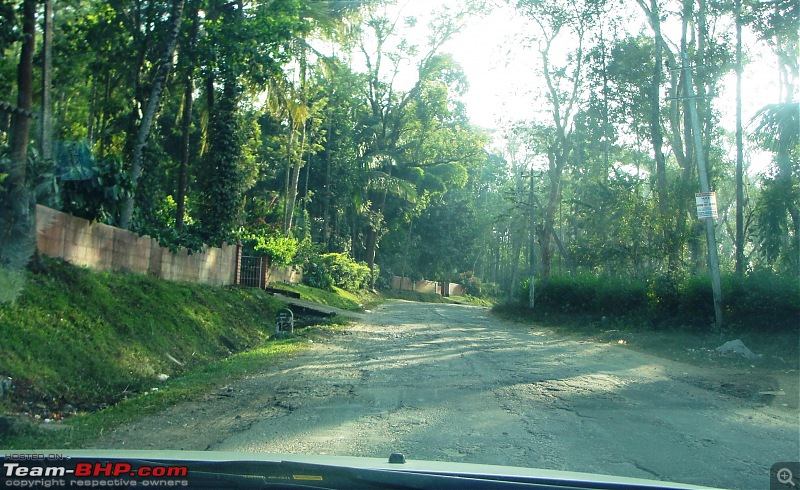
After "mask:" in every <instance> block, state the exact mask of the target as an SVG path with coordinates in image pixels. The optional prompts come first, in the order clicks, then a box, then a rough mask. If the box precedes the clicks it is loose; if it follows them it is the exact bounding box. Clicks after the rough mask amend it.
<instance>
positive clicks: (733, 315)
mask: <svg viewBox="0 0 800 490" xmlns="http://www.w3.org/2000/svg"><path fill="white" fill-rule="evenodd" d="M709 282H710V279H709V278H708V277H702V276H692V277H688V278H687V279H686V280H684V281H681V282H677V281H667V280H665V279H656V280H653V281H650V282H647V281H631V280H625V279H620V278H613V277H598V276H595V275H584V276H574V277H561V276H559V277H552V278H551V279H550V280H549V281H548V282H544V281H542V282H541V283H540V282H539V281H537V282H536V284H535V288H534V291H535V293H536V294H535V301H534V306H535V307H534V310H533V311H531V310H530V309H529V308H528V294H529V289H528V288H529V281H527V280H526V281H524V282H523V284H522V286H521V287H520V291H519V294H518V295H517V296H516V298H515V301H512V302H508V303H504V304H498V305H496V306H495V307H494V309H493V311H494V312H495V313H496V314H498V315H500V316H503V317H505V318H509V319H512V320H515V321H519V322H522V323H524V324H529V325H532V324H536V325H544V326H547V327H549V328H552V329H554V330H556V331H558V332H560V333H564V334H575V335H581V336H585V337H591V338H593V339H596V340H599V341H603V342H616V343H619V344H621V345H625V346H627V347H631V348H634V349H640V350H644V351H647V352H651V353H654V354H657V355H661V356H664V357H668V358H672V359H676V360H684V361H689V362H698V363H702V364H708V363H709V362H717V361H718V362H723V363H727V364H731V365H736V364H737V363H738V364H741V365H750V364H753V363H755V364H758V365H760V366H762V367H773V368H776V369H798V368H800V366H798V364H799V363H800V344H798V339H799V338H800V302H798V298H800V279H798V278H797V277H787V276H776V275H774V274H766V273H765V274H750V275H748V276H744V277H737V276H735V275H728V276H724V277H723V286H724V289H725V291H727V292H728V296H726V298H725V299H726V301H725V302H724V313H725V324H724V325H723V326H721V327H720V326H718V325H716V323H715V316H714V309H713V306H712V297H711V291H710V287H709V285H708V284H709ZM737 338H738V339H741V340H742V341H743V342H744V343H745V345H746V346H748V347H749V348H750V349H751V350H752V351H753V352H754V353H755V354H756V355H759V356H760V357H759V358H758V359H757V360H753V359H745V358H742V357H738V356H733V357H730V358H728V359H727V360H721V359H720V358H719V357H718V356H714V355H713V351H714V349H715V348H716V347H718V346H720V345H721V344H723V343H725V342H727V341H730V340H733V339H737Z"/></svg>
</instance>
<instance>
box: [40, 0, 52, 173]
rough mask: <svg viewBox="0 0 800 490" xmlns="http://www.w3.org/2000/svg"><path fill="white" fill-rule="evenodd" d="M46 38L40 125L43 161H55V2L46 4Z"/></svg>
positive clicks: (49, 1) (43, 42) (43, 43)
mask: <svg viewBox="0 0 800 490" xmlns="http://www.w3.org/2000/svg"><path fill="white" fill-rule="evenodd" d="M43 23H44V29H43V33H44V38H43V40H42V121H41V124H40V129H41V141H39V146H40V149H41V155H42V159H43V160H45V161H51V160H52V159H53V98H52V92H53V91H52V87H53V82H52V79H53V77H52V73H53V70H52V66H53V0H45V2H44V19H43Z"/></svg>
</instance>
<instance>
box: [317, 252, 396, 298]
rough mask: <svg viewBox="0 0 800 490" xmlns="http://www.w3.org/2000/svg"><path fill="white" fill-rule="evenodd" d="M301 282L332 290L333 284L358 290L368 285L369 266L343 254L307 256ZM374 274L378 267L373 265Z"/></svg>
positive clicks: (377, 272) (349, 289)
mask: <svg viewBox="0 0 800 490" xmlns="http://www.w3.org/2000/svg"><path fill="white" fill-rule="evenodd" d="M303 269H304V272H303V282H304V283H305V284H306V285H308V286H311V287H315V288H319V289H327V290H332V289H333V286H336V287H340V288H342V289H346V290H347V291H358V290H359V289H365V288H367V287H369V277H370V276H369V267H367V264H365V263H364V262H356V261H355V260H353V259H351V258H350V257H348V256H347V255H345V254H341V253H329V254H323V255H319V256H312V257H309V258H307V260H306V261H305V262H304V263H303ZM375 274H380V269H379V268H378V266H377V265H376V266H375Z"/></svg>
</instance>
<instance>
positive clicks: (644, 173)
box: [0, 0, 800, 297]
mask: <svg viewBox="0 0 800 490" xmlns="http://www.w3.org/2000/svg"><path fill="white" fill-rule="evenodd" d="M799 5H800V4H798V2H797V1H796V0H772V1H766V2H765V1H756V0H725V1H720V2H708V1H706V0H635V1H634V0H626V1H624V2H611V1H606V0H555V1H533V0H520V1H518V2H508V3H504V2H499V1H498V2H491V1H468V2H455V1H452V2H444V3H443V4H442V7H441V8H440V9H439V10H438V11H437V12H436V13H435V14H434V15H432V16H431V17H430V18H429V19H426V20H425V23H426V24H427V23H429V25H428V26H427V28H426V32H427V35H426V36H424V37H420V38H419V39H418V40H415V39H413V38H410V37H405V36H404V32H405V31H404V29H405V28H406V27H409V26H415V25H416V23H417V22H418V19H416V18H414V17H409V16H408V15H406V14H398V13H397V10H396V9H392V8H391V5H389V4H387V3H386V2H381V1H368V0H364V1H333V0H331V1H326V0H256V1H248V0H102V1H100V0H1V1H0V102H1V103H2V105H0V192H2V196H1V197H0V199H2V203H0V206H1V207H0V265H2V266H4V267H5V268H7V269H15V268H20V267H22V266H24V263H25V262H26V261H27V260H28V258H29V257H30V252H31V250H30V246H29V245H30V241H31V240H32V232H31V216H32V214H31V204H32V203H34V202H40V203H44V204H47V205H49V206H52V207H55V208H58V209H61V210H64V211H66V212H69V213H72V214H74V215H77V216H81V217H85V218H88V219H91V220H95V221H99V222H103V223H108V224H112V225H115V226H119V227H122V228H126V229H131V230H135V231H137V232H139V233H141V234H147V235H150V236H153V237H156V238H157V239H158V240H159V241H161V242H162V244H165V245H168V246H170V247H173V248H178V247H188V248H189V249H191V250H193V251H198V252H199V251H200V250H202V247H203V245H204V244H206V245H218V244H220V243H222V242H224V241H227V242H234V241H236V240H241V241H242V243H243V244H244V245H245V247H246V248H247V250H248V253H259V254H261V253H263V254H268V255H269V256H270V257H272V259H273V261H275V262H276V263H283V264H289V263H298V264H302V265H304V266H305V268H306V269H307V270H308V271H309V274H308V277H309V278H310V279H309V280H310V281H312V282H313V281H315V280H316V281H322V282H324V280H322V279H320V276H319V275H318V274H314V273H313V271H315V270H318V269H319V268H320V267H321V264H322V259H321V257H324V256H326V254H330V253H336V254H341V255H337V257H340V258H341V257H348V258H350V259H352V260H354V261H357V262H361V263H363V265H364V266H366V267H368V268H369V269H370V270H372V271H373V272H374V274H373V277H372V278H371V282H372V285H373V286H375V285H377V286H382V285H383V286H385V285H386V284H387V278H388V277H390V276H391V275H402V276H406V277H412V278H415V279H418V278H422V277H425V278H427V279H431V280H450V281H457V282H462V283H464V284H465V285H467V286H468V288H470V291H471V292H473V293H474V294H481V293H483V294H491V295H492V296H495V297H506V296H508V297H513V296H515V295H518V294H519V290H520V286H521V285H523V283H524V278H525V277H528V263H529V260H532V261H533V263H534V267H533V269H534V274H535V275H536V277H537V278H541V280H542V281H543V282H545V283H546V282H547V281H548V280H549V279H550V278H551V277H562V276H575V277H577V276H580V275H593V276H594V277H607V278H617V279H627V280H632V281H635V282H640V283H652V282H654V281H668V282H669V281H671V282H673V283H676V284H677V283H680V282H682V281H686V280H688V279H689V278H691V277H693V276H702V275H705V274H707V273H708V272H707V271H708V254H707V245H706V240H707V237H706V230H705V227H706V224H705V220H699V219H698V218H697V214H696V211H695V196H694V194H695V193H697V192H700V190H701V189H700V184H699V182H700V177H701V175H700V174H699V173H698V165H697V161H698V157H700V158H701V159H702V160H703V161H704V162H705V163H706V165H707V168H708V171H707V173H708V175H707V177H708V180H709V183H710V188H711V190H713V191H715V192H716V196H717V204H718V213H719V215H718V218H717V219H716V220H714V221H713V224H714V230H713V231H714V233H713V235H714V238H715V239H716V242H717V245H718V247H717V248H718V251H719V261H720V268H721V270H722V273H723V274H727V275H730V276H733V277H736V276H739V277H744V276H749V275H755V274H767V275H769V276H770V277H773V276H774V277H778V276H785V277H789V278H795V280H796V278H797V277H798V275H800V184H799V183H798V178H799V177H800V136H799V135H800V105H799V103H798V84H800V74H799V65H800V63H799V62H798V59H799V58H800V51H799V50H800V46H799V45H798V29H797V26H798V25H800V12H799V11H800V6H799ZM500 7H503V8H509V7H511V9H512V10H513V11H514V12H515V15H518V16H520V17H521V18H524V19H525V20H526V22H527V23H528V25H529V26H530V29H529V30H528V31H527V35H526V36H525V38H524V39H520V40H519V44H520V45H521V46H520V47H521V48H522V49H523V52H524V53H525V56H526V57H527V60H519V59H518V60H516V61H515V62H517V63H529V64H530V65H532V66H535V67H537V70H538V75H539V76H538V77H537V80H536V81H535V82H532V85H533V86H534V89H533V90H535V91H537V92H536V94H535V97H536V100H537V104H538V105H539V107H540V109H541V110H540V113H542V114H544V115H545V117H540V118H534V119H531V120H508V121H505V122H504V123H503V125H502V127H501V128H500V129H496V128H491V129H487V128H481V127H479V126H477V125H475V124H473V123H472V122H471V121H470V119H469V117H468V116H467V109H466V107H465V104H464V101H463V96H464V94H465V93H466V90H467V87H468V84H469V80H468V79H467V78H466V76H465V74H464V72H463V70H462V69H461V67H460V66H459V64H458V63H457V62H456V61H455V59H454V57H453V56H452V55H451V54H450V53H448V51H447V49H446V47H447V44H448V41H450V40H451V39H452V38H453V37H454V36H455V35H456V34H458V33H459V32H460V31H461V30H462V29H464V28H465V26H467V25H469V24H472V23H475V22H480V20H481V17H482V16H485V15H488V13H490V12H491V11H492V10H493V9H496V8H500ZM401 12H402V11H401ZM743 40H749V42H748V41H743ZM761 56H763V57H767V58H769V59H770V61H771V65H770V66H772V67H773V69H774V73H763V74H762V75H763V76H768V77H770V78H771V79H773V80H777V86H778V87H779V89H778V91H777V92H776V93H775V94H774V97H773V99H774V101H773V103H771V104H769V105H766V106H764V107H762V108H760V110H758V112H757V113H755V114H751V115H748V116H745V115H743V113H742V110H741V107H742V99H743V98H744V99H747V97H748V94H747V93H742V90H741V78H742V75H743V73H745V71H746V70H747V68H748V65H749V64H750V63H752V62H753V61H754V59H755V58H756V57H761ZM409 73H410V74H411V75H409ZM409 76H411V77H412V80H411V82H410V83H409V82H405V83H401V79H402V80H405V79H407V78H408V77H409ZM731 77H733V78H731ZM731 79H733V80H736V81H737V84H736V87H735V89H736V90H735V92H733V93H736V101H735V105H736V107H737V111H736V115H737V120H736V122H735V128H736V129H735V130H734V131H731V130H729V129H726V128H725V127H724V125H723V124H722V123H721V109H720V107H721V105H722V102H723V101H721V100H720V98H719V96H718V94H719V93H720V92H721V91H722V85H723V84H724V83H725V80H731ZM728 93H731V91H729V92H728ZM726 102H728V103H729V102H730V101H726ZM754 155H768V158H769V165H768V166H767V167H766V168H765V169H764V170H763V171H761V172H753V171H748V168H749V162H751V161H752V160H753V158H754ZM531 227H533V229H532V228H531ZM25 244H27V245H25ZM9 277H11V276H9ZM12 282H13V281H12V279H7V283H8V284H11V283H12Z"/></svg>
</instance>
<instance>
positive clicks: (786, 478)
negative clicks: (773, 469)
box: [775, 468, 797, 487]
mask: <svg viewBox="0 0 800 490" xmlns="http://www.w3.org/2000/svg"><path fill="white" fill-rule="evenodd" d="M775 476H776V477H777V478H778V482H780V483H781V484H783V485H787V484H788V485H791V486H793V487H797V485H795V484H794V481H793V480H794V475H793V474H792V470H790V469H789V468H781V469H779V470H778V472H777V473H776V474H775Z"/></svg>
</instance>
